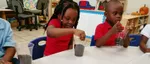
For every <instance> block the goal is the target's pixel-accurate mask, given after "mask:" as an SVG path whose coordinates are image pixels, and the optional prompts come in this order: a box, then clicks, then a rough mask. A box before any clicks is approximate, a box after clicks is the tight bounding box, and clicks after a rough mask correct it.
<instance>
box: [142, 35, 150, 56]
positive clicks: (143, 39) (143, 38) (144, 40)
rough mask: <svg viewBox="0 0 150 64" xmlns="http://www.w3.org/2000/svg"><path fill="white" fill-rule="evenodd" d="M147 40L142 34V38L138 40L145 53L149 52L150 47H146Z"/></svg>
mask: <svg viewBox="0 0 150 64" xmlns="http://www.w3.org/2000/svg"><path fill="white" fill-rule="evenodd" d="M147 41H148V38H147V37H146V36H144V35H143V36H142V40H141V42H140V49H141V50H142V51H143V52H144V53H146V52H150V48H147V46H146V43H147Z"/></svg>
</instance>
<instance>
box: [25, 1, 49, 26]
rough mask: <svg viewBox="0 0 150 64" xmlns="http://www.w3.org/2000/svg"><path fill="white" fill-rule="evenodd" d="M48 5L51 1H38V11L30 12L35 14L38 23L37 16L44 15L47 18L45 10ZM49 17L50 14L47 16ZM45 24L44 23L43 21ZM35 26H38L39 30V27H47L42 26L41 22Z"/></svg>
mask: <svg viewBox="0 0 150 64" xmlns="http://www.w3.org/2000/svg"><path fill="white" fill-rule="evenodd" d="M48 3H49V0H38V1H37V6H36V9H35V10H30V9H29V10H28V11H29V12H31V13H33V14H35V21H38V20H37V16H38V15H42V16H45V15H44V10H45V9H47V8H48ZM46 15H48V14H46ZM42 22H44V21H42ZM35 25H36V29H38V26H39V27H40V26H43V27H44V26H45V25H41V24H40V22H39V23H38V22H35Z"/></svg>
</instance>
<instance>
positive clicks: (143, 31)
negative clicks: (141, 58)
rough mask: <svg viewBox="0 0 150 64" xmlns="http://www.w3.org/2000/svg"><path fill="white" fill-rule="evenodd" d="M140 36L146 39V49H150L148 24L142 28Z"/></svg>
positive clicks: (149, 28) (149, 27)
mask: <svg viewBox="0 0 150 64" xmlns="http://www.w3.org/2000/svg"><path fill="white" fill-rule="evenodd" d="M141 34H142V35H144V36H146V37H147V38H148V41H147V44H146V46H147V48H150V24H147V25H146V26H145V27H144V28H143V30H142V31H141Z"/></svg>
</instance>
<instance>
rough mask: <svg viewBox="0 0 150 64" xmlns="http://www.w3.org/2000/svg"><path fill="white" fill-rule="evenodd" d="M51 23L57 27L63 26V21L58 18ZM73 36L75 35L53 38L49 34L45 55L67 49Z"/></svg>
mask: <svg viewBox="0 0 150 64" xmlns="http://www.w3.org/2000/svg"><path fill="white" fill-rule="evenodd" d="M49 25H53V26H55V28H61V22H60V20H58V19H53V20H51V22H50V23H49ZM72 37H73V35H72V34H70V35H65V36H61V37H58V38H51V37H48V36H47V41H46V48H45V51H44V55H45V56H47V55H51V54H54V53H57V52H61V51H64V50H67V49H68V47H69V42H70V40H71V38H72Z"/></svg>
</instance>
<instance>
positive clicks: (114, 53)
mask: <svg viewBox="0 0 150 64" xmlns="http://www.w3.org/2000/svg"><path fill="white" fill-rule="evenodd" d="M143 54H144V53H143V52H142V51H141V50H140V49H139V47H128V48H123V47H121V46H112V47H101V48H97V47H95V46H94V47H85V50H84V55H83V56H82V57H76V56H75V55H74V50H73V49H72V50H66V51H63V52H60V53H56V54H53V55H50V56H46V57H43V58H40V59H37V60H33V62H32V64H47V63H53V64H100V63H103V64H129V63H130V62H131V61H133V60H135V59H137V58H140V57H141V56H142V55H143Z"/></svg>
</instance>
